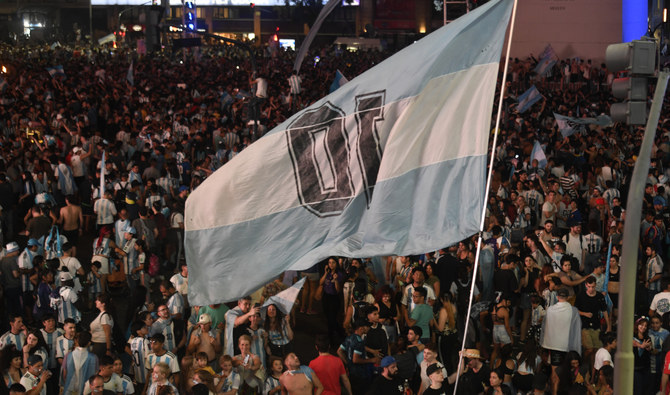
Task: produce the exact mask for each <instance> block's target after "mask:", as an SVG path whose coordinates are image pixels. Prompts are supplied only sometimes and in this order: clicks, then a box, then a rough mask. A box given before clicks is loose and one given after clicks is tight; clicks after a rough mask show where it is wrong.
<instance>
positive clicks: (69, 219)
mask: <svg viewBox="0 0 670 395" xmlns="http://www.w3.org/2000/svg"><path fill="white" fill-rule="evenodd" d="M65 203H66V205H65V207H62V208H61V209H60V215H59V216H58V224H59V225H61V226H62V228H63V235H64V236H65V237H67V241H69V242H70V244H72V256H77V244H78V243H79V236H81V234H82V225H83V224H84V216H83V215H82V212H81V207H79V206H77V205H76V204H74V196H72V195H68V196H65Z"/></svg>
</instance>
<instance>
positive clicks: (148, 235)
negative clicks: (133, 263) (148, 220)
mask: <svg viewBox="0 0 670 395" xmlns="http://www.w3.org/2000/svg"><path fill="white" fill-rule="evenodd" d="M139 223H140V226H141V227H142V239H143V240H144V242H145V243H147V248H148V249H149V250H153V249H154V247H156V238H155V237H154V232H153V231H152V230H151V229H149V227H148V226H147V225H146V224H145V223H144V220H143V219H141V218H140V220H139Z"/></svg>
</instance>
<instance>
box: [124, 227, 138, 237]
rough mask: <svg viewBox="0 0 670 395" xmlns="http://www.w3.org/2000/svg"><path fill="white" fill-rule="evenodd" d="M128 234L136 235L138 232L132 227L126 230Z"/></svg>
mask: <svg viewBox="0 0 670 395" xmlns="http://www.w3.org/2000/svg"><path fill="white" fill-rule="evenodd" d="M126 233H131V234H134V235H135V234H137V230H135V228H133V227H132V226H129V227H127V228H126Z"/></svg>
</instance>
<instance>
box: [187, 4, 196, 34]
mask: <svg viewBox="0 0 670 395" xmlns="http://www.w3.org/2000/svg"><path fill="white" fill-rule="evenodd" d="M184 27H185V28H186V30H188V31H190V32H194V31H196V30H197V28H198V18H197V16H196V13H195V1H193V0H186V1H184Z"/></svg>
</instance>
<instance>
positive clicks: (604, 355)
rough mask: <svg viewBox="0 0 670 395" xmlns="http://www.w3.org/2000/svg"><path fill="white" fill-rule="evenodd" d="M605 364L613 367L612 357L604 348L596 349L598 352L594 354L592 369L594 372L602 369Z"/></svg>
mask: <svg viewBox="0 0 670 395" xmlns="http://www.w3.org/2000/svg"><path fill="white" fill-rule="evenodd" d="M605 362H609V363H610V365H611V366H612V367H614V362H612V355H610V352H609V351H607V350H606V349H605V348H600V349H598V352H596V359H595V361H594V362H593V367H594V368H595V369H596V370H599V369H600V368H602V367H603V364H604V363H605Z"/></svg>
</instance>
